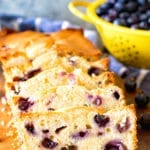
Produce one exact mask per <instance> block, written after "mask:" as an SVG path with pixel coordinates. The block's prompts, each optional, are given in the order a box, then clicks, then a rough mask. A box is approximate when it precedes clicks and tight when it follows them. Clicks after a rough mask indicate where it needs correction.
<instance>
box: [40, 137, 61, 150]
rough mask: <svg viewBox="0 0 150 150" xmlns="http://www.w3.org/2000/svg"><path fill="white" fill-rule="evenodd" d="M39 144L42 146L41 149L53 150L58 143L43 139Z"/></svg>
mask: <svg viewBox="0 0 150 150" xmlns="http://www.w3.org/2000/svg"><path fill="white" fill-rule="evenodd" d="M41 144H42V146H43V147H45V148H50V149H53V148H55V147H56V146H57V145H58V143H57V142H54V141H52V140H51V139H49V138H47V137H46V138H44V139H43V140H42V141H41Z"/></svg>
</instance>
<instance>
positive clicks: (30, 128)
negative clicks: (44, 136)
mask: <svg viewBox="0 0 150 150" xmlns="http://www.w3.org/2000/svg"><path fill="white" fill-rule="evenodd" d="M25 128H26V130H27V131H28V132H29V133H31V134H34V133H35V128H34V125H33V123H27V124H25Z"/></svg>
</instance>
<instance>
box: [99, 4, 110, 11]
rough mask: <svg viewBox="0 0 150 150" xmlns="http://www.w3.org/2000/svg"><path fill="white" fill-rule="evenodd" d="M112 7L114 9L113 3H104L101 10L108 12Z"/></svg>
mask: <svg viewBox="0 0 150 150" xmlns="http://www.w3.org/2000/svg"><path fill="white" fill-rule="evenodd" d="M111 7H112V4H111V3H104V4H102V5H101V6H100V8H101V9H103V10H106V11H107V10H108V9H109V8H111Z"/></svg>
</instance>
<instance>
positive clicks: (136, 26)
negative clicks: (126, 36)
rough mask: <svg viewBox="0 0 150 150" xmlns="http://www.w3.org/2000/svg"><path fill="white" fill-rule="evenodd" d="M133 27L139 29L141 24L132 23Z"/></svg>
mask: <svg viewBox="0 0 150 150" xmlns="http://www.w3.org/2000/svg"><path fill="white" fill-rule="evenodd" d="M131 28H132V29H139V24H132V25H131Z"/></svg>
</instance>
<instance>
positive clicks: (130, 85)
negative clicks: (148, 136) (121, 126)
mask: <svg viewBox="0 0 150 150" xmlns="http://www.w3.org/2000/svg"><path fill="white" fill-rule="evenodd" d="M125 89H126V92H127V93H134V92H136V91H137V85H136V80H135V79H134V78H126V79H125ZM134 102H135V105H136V106H137V108H138V109H146V108H148V107H149V104H150V96H148V95H147V94H146V93H144V92H143V91H142V90H141V91H140V92H137V94H136V96H135V98H134ZM138 125H139V126H140V127H141V129H144V130H150V112H149V113H145V114H142V115H141V116H140V117H139V118H138Z"/></svg>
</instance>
